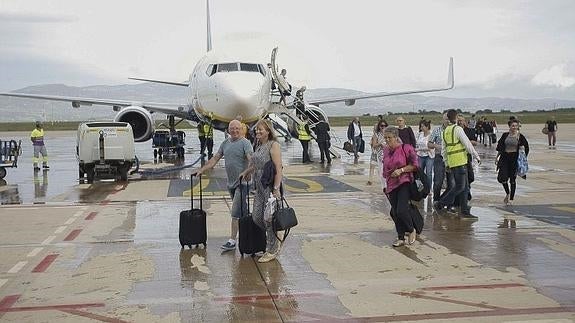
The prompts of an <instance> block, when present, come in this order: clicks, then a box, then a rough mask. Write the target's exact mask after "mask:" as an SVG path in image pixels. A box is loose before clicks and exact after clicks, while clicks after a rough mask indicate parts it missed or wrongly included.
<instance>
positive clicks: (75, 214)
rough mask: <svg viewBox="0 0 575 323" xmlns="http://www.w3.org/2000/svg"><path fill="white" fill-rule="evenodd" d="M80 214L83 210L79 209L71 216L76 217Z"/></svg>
mask: <svg viewBox="0 0 575 323" xmlns="http://www.w3.org/2000/svg"><path fill="white" fill-rule="evenodd" d="M82 214H84V210H81V211H78V212H76V213H74V215H73V217H75V218H77V217H79V216H80V215H82Z"/></svg>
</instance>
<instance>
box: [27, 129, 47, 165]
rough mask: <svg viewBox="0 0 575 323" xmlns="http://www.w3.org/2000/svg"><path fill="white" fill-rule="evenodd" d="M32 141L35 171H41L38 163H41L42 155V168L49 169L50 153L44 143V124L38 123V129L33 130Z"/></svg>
mask: <svg viewBox="0 0 575 323" xmlns="http://www.w3.org/2000/svg"><path fill="white" fill-rule="evenodd" d="M30 140H31V141H32V146H33V147H34V157H33V158H32V162H33V164H34V170H35V171H39V170H40V167H38V163H39V162H40V155H42V168H44V169H49V168H50V167H49V166H48V152H47V151H46V144H45V142H44V128H43V127H42V122H40V121H36V128H35V129H34V130H32V133H31V134H30Z"/></svg>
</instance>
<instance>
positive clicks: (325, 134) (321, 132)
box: [313, 120, 331, 165]
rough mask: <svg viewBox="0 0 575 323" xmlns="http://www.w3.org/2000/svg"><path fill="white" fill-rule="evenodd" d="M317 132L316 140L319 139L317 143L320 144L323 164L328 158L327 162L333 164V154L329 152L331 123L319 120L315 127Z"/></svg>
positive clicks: (314, 129)
mask: <svg viewBox="0 0 575 323" xmlns="http://www.w3.org/2000/svg"><path fill="white" fill-rule="evenodd" d="M313 131H314V132H315V138H316V139H315V140H316V141H317V145H318V146H319V154H320V158H321V163H322V164H323V163H324V162H325V160H326V159H327V164H328V165H329V164H331V155H330V152H329V147H330V146H331V144H330V137H329V131H330V128H329V124H328V123H327V122H325V121H323V120H321V121H320V122H318V123H317V124H316V125H315V127H314V128H313Z"/></svg>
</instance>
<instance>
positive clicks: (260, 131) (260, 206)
mask: <svg viewBox="0 0 575 323" xmlns="http://www.w3.org/2000/svg"><path fill="white" fill-rule="evenodd" d="M270 160H271V161H272V162H273V164H274V167H275V170H276V173H275V176H274V178H273V183H272V184H273V185H271V186H266V185H264V184H263V183H262V175H263V173H264V165H265V164H266V163H267V162H269V161H270ZM252 173H253V174H254V177H253V181H254V185H255V187H256V195H255V198H254V209H253V213H252V218H253V220H254V222H255V223H256V224H257V225H258V226H259V227H260V228H262V229H263V230H265V232H266V252H265V253H264V255H263V256H262V257H261V258H260V259H258V262H268V261H271V260H274V259H275V258H276V257H277V256H278V254H279V252H280V248H281V242H280V241H279V240H278V239H277V238H276V234H275V232H274V229H273V225H272V222H273V218H272V219H269V221H266V220H265V219H264V209H265V206H266V202H267V201H268V198H269V197H270V193H272V194H273V196H274V197H275V198H276V199H279V198H280V197H281V195H280V185H281V182H282V157H281V149H280V145H279V143H278V142H277V140H276V137H275V135H274V132H273V127H272V124H271V122H270V121H268V120H260V121H259V122H258V123H257V125H256V149H255V152H254V154H253V158H252V160H251V162H250V166H249V168H248V169H246V170H245V171H244V172H243V173H242V175H241V176H242V177H249V176H250V175H251V174H252Z"/></svg>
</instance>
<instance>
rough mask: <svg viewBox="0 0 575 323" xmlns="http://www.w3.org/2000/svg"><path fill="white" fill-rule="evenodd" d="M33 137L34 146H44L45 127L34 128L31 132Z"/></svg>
mask: <svg viewBox="0 0 575 323" xmlns="http://www.w3.org/2000/svg"><path fill="white" fill-rule="evenodd" d="M30 137H31V138H32V144H33V145H34V146H43V145H44V129H34V130H32V133H31V134H30Z"/></svg>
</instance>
